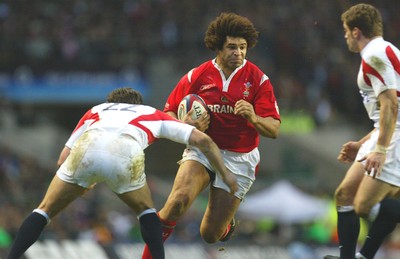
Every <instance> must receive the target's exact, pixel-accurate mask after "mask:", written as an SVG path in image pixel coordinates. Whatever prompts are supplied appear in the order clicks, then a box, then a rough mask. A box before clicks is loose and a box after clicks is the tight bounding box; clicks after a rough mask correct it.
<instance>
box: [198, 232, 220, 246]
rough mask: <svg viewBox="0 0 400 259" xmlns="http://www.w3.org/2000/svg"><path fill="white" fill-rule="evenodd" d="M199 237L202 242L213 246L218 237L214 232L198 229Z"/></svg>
mask: <svg viewBox="0 0 400 259" xmlns="http://www.w3.org/2000/svg"><path fill="white" fill-rule="evenodd" d="M200 235H201V238H203V240H204V241H205V242H206V243H208V244H214V243H216V242H218V240H219V236H218V235H216V233H215V232H214V231H208V230H203V229H200Z"/></svg>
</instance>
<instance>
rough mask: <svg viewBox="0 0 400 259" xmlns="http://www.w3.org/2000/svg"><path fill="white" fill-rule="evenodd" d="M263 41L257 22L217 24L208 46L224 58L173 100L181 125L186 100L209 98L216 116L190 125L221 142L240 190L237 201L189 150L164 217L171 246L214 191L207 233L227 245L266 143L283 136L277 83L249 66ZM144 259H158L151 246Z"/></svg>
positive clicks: (225, 16)
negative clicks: (205, 194)
mask: <svg viewBox="0 0 400 259" xmlns="http://www.w3.org/2000/svg"><path fill="white" fill-rule="evenodd" d="M257 40H258V31H257V30H256V29H255V27H254V25H253V24H252V22H251V21H250V20H249V19H247V18H246V17H243V16H240V15H237V14H234V13H221V14H220V15H219V16H218V17H217V18H216V19H215V20H214V21H212V22H211V23H210V24H209V26H208V29H207V31H206V33H205V39H204V41H205V45H206V47H207V48H209V49H210V50H212V51H215V53H216V58H214V59H212V60H209V61H206V62H205V63H203V64H201V65H200V66H198V67H196V68H194V69H192V70H190V71H189V72H188V73H187V74H186V75H184V76H183V77H182V78H181V80H180V81H179V82H178V84H177V85H176V87H175V88H174V89H173V91H172V92H171V94H170V96H169V97H168V100H167V102H166V105H165V108H164V111H165V112H167V113H168V114H170V115H171V116H173V117H175V118H176V117H177V110H178V105H179V103H180V101H181V99H182V98H183V97H184V96H186V95H187V94H190V93H193V94H197V95H199V96H200V97H201V98H203V100H204V101H205V103H206V104H207V106H208V108H209V111H210V113H211V116H206V115H205V116H204V117H200V118H199V119H197V120H192V119H191V118H190V117H189V116H186V117H185V118H184V122H186V123H188V124H191V125H194V126H196V128H198V129H200V130H202V131H205V132H206V133H207V134H208V135H209V136H210V137H211V138H212V139H213V140H214V141H215V142H216V143H217V145H218V147H219V148H220V150H221V153H222V155H223V158H224V161H225V165H226V166H227V167H228V168H229V169H230V170H231V171H232V172H233V173H234V174H235V175H236V179H237V183H238V187H239V189H238V190H237V192H236V193H234V194H230V193H229V188H227V186H226V184H224V183H223V181H221V179H220V177H219V176H218V174H216V172H215V171H214V170H213V169H212V167H211V166H210V163H209V161H207V159H206V158H205V157H204V155H203V154H202V153H201V152H200V150H199V149H198V148H196V147H193V146H190V145H188V146H187V148H186V149H185V150H184V152H183V157H182V160H180V161H179V164H180V167H179V169H178V172H177V174H176V178H175V182H174V185H173V187H172V190H171V193H170V195H169V197H168V199H167V201H166V203H165V205H164V207H163V208H162V209H161V210H160V211H159V217H160V219H161V222H162V224H163V227H164V229H163V231H164V232H163V237H164V239H167V238H168V237H169V235H170V234H171V233H172V231H173V229H174V227H175V225H176V222H177V221H178V220H179V219H180V218H181V217H182V216H183V215H184V214H185V212H186V211H187V210H188V208H189V207H190V205H191V204H192V203H193V201H194V200H195V199H196V197H197V196H198V195H199V194H200V193H201V192H202V191H203V190H204V189H205V188H207V186H209V185H210V193H209V201H208V205H207V208H206V211H205V214H204V216H203V219H202V222H201V226H200V234H201V236H202V238H203V239H204V240H205V241H206V242H207V243H215V242H217V241H227V240H228V239H229V238H230V236H231V234H232V232H233V229H234V227H235V221H234V215H235V213H236V211H237V209H238V207H239V205H240V202H241V201H242V200H243V198H244V196H245V195H246V193H247V192H248V190H249V189H250V187H251V186H252V184H253V182H254V180H255V177H256V173H257V168H258V165H259V162H260V154H259V151H258V144H259V136H260V135H261V136H263V137H268V138H273V139H275V138H277V137H278V134H279V129H280V116H279V111H278V105H277V102H276V98H275V95H274V89H273V87H272V84H271V82H270V80H269V78H268V76H267V75H265V73H264V72H262V71H261V70H260V69H259V68H258V67H257V66H256V65H255V64H253V63H251V62H250V61H248V60H247V59H246V55H247V50H248V49H250V48H252V47H254V46H255V45H256V43H257ZM142 258H143V259H149V258H151V256H150V254H149V252H148V248H147V247H145V249H144V252H143V256H142Z"/></svg>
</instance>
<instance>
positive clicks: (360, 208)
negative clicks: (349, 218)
mask: <svg viewBox="0 0 400 259" xmlns="http://www.w3.org/2000/svg"><path fill="white" fill-rule="evenodd" d="M371 208H372V207H371V206H369V204H366V203H364V202H357V203H355V204H354V211H355V212H356V214H357V215H358V216H360V217H362V218H368V215H369V213H370V211H371Z"/></svg>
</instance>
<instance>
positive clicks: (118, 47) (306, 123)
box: [0, 0, 400, 259]
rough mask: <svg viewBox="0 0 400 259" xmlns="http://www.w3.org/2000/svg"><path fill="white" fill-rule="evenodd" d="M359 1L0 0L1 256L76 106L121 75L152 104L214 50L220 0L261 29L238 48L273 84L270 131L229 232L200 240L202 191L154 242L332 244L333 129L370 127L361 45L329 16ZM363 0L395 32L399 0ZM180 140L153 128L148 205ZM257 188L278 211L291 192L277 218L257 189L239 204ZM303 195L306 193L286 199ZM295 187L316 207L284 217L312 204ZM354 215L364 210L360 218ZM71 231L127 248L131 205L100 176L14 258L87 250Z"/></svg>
mask: <svg viewBox="0 0 400 259" xmlns="http://www.w3.org/2000/svg"><path fill="white" fill-rule="evenodd" d="M359 2H361V1H350V0H331V1H312V0H248V1H240V0H218V1H215V0H214V1H211V0H201V1H199V0H186V1H178V0H114V1H106V0H97V1H92V0H72V1H71V0H70V1H66V0H58V1H50V0H35V1H28V0H13V1H2V2H0V109H1V112H0V256H4V253H5V252H6V251H7V249H8V248H9V246H10V242H11V240H12V239H13V238H14V235H15V233H16V231H17V229H18V227H19V225H20V224H21V222H22V220H23V219H24V217H25V216H26V215H27V214H28V213H30V212H31V211H32V210H33V209H34V208H35V207H36V206H37V205H38V203H39V201H40V200H41V198H42V197H43V195H44V193H45V191H46V187H47V185H48V183H49V181H50V180H51V178H52V177H53V175H54V172H55V169H56V166H55V164H56V160H57V158H58V154H59V152H60V151H61V149H62V148H63V145H64V143H65V141H66V140H67V138H68V136H69V134H70V132H71V130H72V129H73V128H74V127H75V125H76V123H77V120H78V119H79V118H80V117H81V116H82V115H83V113H84V112H85V111H86V110H87V109H88V108H90V107H91V106H92V105H94V104H96V103H99V102H102V101H103V100H105V96H106V94H107V93H108V92H109V91H110V90H111V89H114V88H116V87H121V86H130V87H133V88H135V89H137V90H139V91H141V92H142V93H143V95H144V98H145V102H146V103H147V104H150V105H153V106H155V107H156V108H159V109H162V108H163V106H164V102H165V100H166V98H167V96H168V94H169V92H170V91H171V90H172V89H173V87H174V86H175V84H176V83H177V81H178V80H179V79H180V77H181V76H182V75H184V74H185V73H186V72H187V71H189V70H190V69H191V68H193V67H194V66H197V65H199V64H200V63H202V62H204V61H206V60H208V59H211V58H213V57H214V53H212V52H211V51H209V50H208V49H206V47H205V46H204V43H203V37H204V32H205V30H206V28H207V26H208V24H209V22H210V21H211V20H213V19H214V18H215V17H216V16H217V15H218V14H219V13H220V12H222V11H230V12H236V13H238V14H241V15H244V16H247V17H248V18H249V19H250V20H251V21H253V23H254V24H255V26H256V28H257V29H258V30H259V31H260V38H259V42H258V44H257V46H256V47H255V48H254V49H251V50H249V52H248V59H249V60H251V61H252V62H254V63H256V64H257V65H258V66H259V67H260V68H261V69H262V70H263V71H264V72H265V73H266V74H267V75H268V76H269V77H270V79H271V82H272V84H273V85H274V88H275V94H276V96H277V99H278V104H279V107H280V112H281V115H282V133H281V136H280V137H279V138H278V139H277V140H269V139H263V140H262V141H261V144H260V151H261V158H262V161H261V165H260V172H259V174H258V179H257V181H256V183H255V184H254V187H253V188H252V190H251V191H250V193H249V194H248V196H249V197H248V199H247V200H246V201H245V203H244V204H243V211H240V213H239V214H238V218H239V219H240V224H239V227H238V228H237V233H236V235H235V236H234V238H233V239H232V240H231V241H230V242H229V243H228V244H217V245H205V244H203V242H202V241H201V239H200V237H199V230H198V227H199V223H200V220H201V217H202V214H203V212H204V208H205V206H206V203H207V192H205V193H204V194H203V195H202V196H201V197H199V199H198V200H197V201H196V203H195V204H194V205H193V206H192V209H191V210H190V211H189V213H188V214H187V216H185V217H184V219H182V220H181V221H180V222H179V224H178V227H177V229H176V232H175V233H174V235H173V237H172V238H171V240H168V242H167V251H168V253H167V256H168V258H176V257H177V256H189V257H190V258H274V259H279V258H295V259H299V258H307V259H311V258H322V254H324V253H327V252H330V253H335V252H337V251H336V250H337V249H336V245H337V243H336V242H337V238H336V232H335V227H336V226H335V211H334V206H333V203H332V195H333V191H334V189H335V187H336V185H337V184H338V183H339V181H340V180H341V178H342V177H343V175H344V173H345V171H346V169H347V165H342V164H339V163H338V162H337V161H336V157H337V154H338V151H339V149H340V147H341V145H342V144H343V143H345V142H346V141H348V140H357V139H359V138H361V137H362V136H364V134H366V133H367V132H369V131H370V130H371V128H372V124H371V122H370V121H369V120H368V118H367V115H366V113H365V111H364V108H363V106H362V104H361V99H360V97H359V94H358V90H357V86H356V74H357V72H358V67H359V62H360V58H359V55H358V54H354V53H350V52H349V51H348V50H347V46H346V44H345V41H344V32H343V28H342V23H341V21H340V14H341V13H342V11H344V10H345V9H347V8H348V7H349V6H351V5H353V4H356V3H359ZM364 2H367V3H371V4H374V5H375V6H377V7H378V8H379V10H380V11H381V13H382V16H383V20H384V33H385V34H384V37H385V38H386V39H387V40H389V41H391V42H392V43H394V44H395V45H398V46H400V44H399V43H400V42H399V39H400V37H399V36H400V35H399V34H400V16H399V15H398V10H400V2H399V1H395V0H391V1H378V0H376V1H364ZM182 149H183V146H182V145H178V144H174V143H170V142H168V141H163V140H162V141H160V142H158V143H156V144H154V145H152V146H150V147H149V148H148V149H147V151H146V159H147V163H146V172H147V176H148V181H149V183H150V185H151V188H152V191H153V195H154V199H155V201H156V205H157V208H158V209H159V208H161V206H162V205H163V203H164V201H165V200H166V197H167V195H168V193H169V191H170V188H171V186H172V182H173V177H174V174H175V172H176V170H177V165H176V161H177V160H179V158H180V156H181V151H182ZM283 188H286V189H283ZM271 190H272V191H275V192H272V191H271ZM268 191H271V192H268ZM293 192H294V194H293V195H292V196H290V195H285V194H290V193H293ZM264 193H266V195H267V196H265V198H261V201H264V199H265V208H267V200H268V199H267V198H268V197H271V196H272V195H273V194H277V195H278V196H277V197H276V198H275V200H277V201H281V203H280V204H278V205H274V204H272V205H271V206H272V207H271V208H277V207H278V208H281V207H280V206H282V208H281V210H280V212H282V211H284V209H285V208H283V207H284V205H285V204H291V206H292V207H290V208H289V209H288V210H287V213H288V216H287V217H288V219H287V220H280V219H282V218H283V216H282V214H279V213H278V212H276V213H275V214H273V213H272V209H266V210H261V208H262V207H263V203H262V202H261V203H260V205H259V208H260V209H259V210H257V211H254V210H251V209H248V210H247V208H248V207H251V206H250V205H251V204H253V202H256V201H254V199H253V198H256V197H260V195H261V194H264ZM303 195H304V198H305V200H301V199H300V200H296V199H294V198H298V197H303ZM286 196H287V197H286ZM261 197H263V196H261ZM308 201H310V202H311V201H312V202H316V203H315V204H316V205H315V206H311V208H319V210H317V211H316V212H314V214H311V215H308V216H304V217H303V218H296V217H295V216H296V215H297V216H299V214H300V212H303V211H311V210H312V209H305V208H306V207H305V205H306V202H308ZM254 204H255V203H254ZM244 205H246V206H244ZM295 205H299V207H298V208H297V206H295ZM244 208H246V210H245V209H244ZM260 211H262V212H260ZM278 211H279V210H278ZM277 213H278V214H277ZM285 217H286V214H285ZM366 228H367V226H366V223H365V224H364V227H363V231H365V229H366ZM399 236H400V231H395V233H394V234H393V235H392V236H391V237H390V238H389V239H388V241H387V242H386V243H385V245H384V247H383V248H382V250H381V252H380V254H379V255H378V256H380V258H391V256H394V257H393V258H398V256H399V254H398V253H399V252H398V251H399V250H397V249H398V248H399V247H400V241H399V238H400V237H399ZM82 240H86V241H94V244H92V245H93V246H94V247H96V246H100V247H101V249H103V250H104V251H105V254H106V255H105V257H104V258H116V259H119V258H121V259H122V258H140V256H139V254H140V252H141V247H140V245H142V243H143V242H142V240H141V238H140V234H139V228H138V222H137V220H136V218H135V215H133V214H132V213H131V211H130V210H129V209H128V208H126V207H125V205H123V204H122V202H119V201H117V198H116V196H115V195H113V194H112V193H111V192H109V190H108V189H107V188H105V187H104V186H102V185H99V186H97V187H96V188H95V189H94V190H93V191H91V192H89V193H87V194H86V195H85V196H84V197H82V199H79V200H77V201H76V202H75V203H73V204H72V205H71V206H70V207H69V208H68V209H67V210H66V211H65V212H63V213H62V214H61V215H59V216H58V217H57V218H56V219H54V220H53V222H52V223H51V224H50V225H49V226H48V227H47V228H46V230H45V232H44V233H43V235H42V237H41V242H39V244H42V245H39V244H38V245H37V246H35V247H36V248H35V247H34V248H32V249H36V250H35V251H36V252H35V251H33V250H32V251H33V252H31V253H32V254H31V255H30V256H31V257H27V258H87V257H88V256H86V257H85V256H84V255H82V254H80V253H77V254H74V255H72V254H70V255H69V256H67V255H65V253H66V251H69V250H68V249H67V247H68V245H66V244H65V242H66V241H71V242H72V244H75V245H77V244H79V243H80V242H83V241H82ZM360 241H362V238H360ZM52 242H55V243H52ZM123 245H127V246H128V247H124V246H123ZM173 245H177V246H178V247H183V246H184V247H186V248H187V249H179V248H178V249H174V247H173ZM189 245H190V246H189ZM138 246H139V247H138ZM86 247H91V246H90V245H87V246H86ZM74 249H78V250H79V248H76V247H75V246H74ZM74 249H70V250H71V251H72V250H74ZM103 250H102V251H103ZM50 251H53V252H50ZM60 251H62V252H63V253H64V255H62V254H63V253H61V252H60ZM90 251H92V252H88V253H89V255H90V253H94V252H93V251H94V250H90ZM249 251H253V252H252V253H250V252H249ZM131 252H132V254H130V253H131ZM35 253H36V254H35ZM38 253H39V254H40V253H41V254H40V256H39V255H38ZM58 253H59V254H58ZM71 253H72V252H71ZM79 254H80V255H79ZM83 254H84V253H83ZM243 254H244V255H245V256H246V257H244V255H243ZM28 256H29V255H28ZM129 256H131V257H129ZM396 256H397V257H396ZM92 257H93V256H92ZM94 257H96V256H94ZM96 258H102V257H101V256H100V255H99V256H98V257H96Z"/></svg>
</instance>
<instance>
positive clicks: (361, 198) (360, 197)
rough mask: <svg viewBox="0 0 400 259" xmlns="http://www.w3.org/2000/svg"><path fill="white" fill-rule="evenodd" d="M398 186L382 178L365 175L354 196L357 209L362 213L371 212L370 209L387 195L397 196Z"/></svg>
mask: <svg viewBox="0 0 400 259" xmlns="http://www.w3.org/2000/svg"><path fill="white" fill-rule="evenodd" d="M397 193H398V187H396V186H394V185H391V184H388V183H385V182H383V181H381V180H377V179H373V178H372V177H370V176H365V177H364V179H363V180H362V182H361V184H360V187H359V189H358V192H357V195H356V197H355V198H354V206H355V207H356V211H358V212H359V213H361V214H364V213H369V211H370V209H371V208H372V207H373V206H374V205H375V204H377V203H379V202H380V201H381V200H383V199H384V198H385V197H387V196H390V197H393V196H396V194H397Z"/></svg>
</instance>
